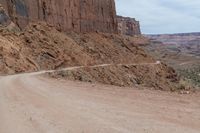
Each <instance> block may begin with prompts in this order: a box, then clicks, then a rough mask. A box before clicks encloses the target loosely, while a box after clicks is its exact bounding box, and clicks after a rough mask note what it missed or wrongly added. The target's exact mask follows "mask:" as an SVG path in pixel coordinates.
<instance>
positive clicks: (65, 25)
mask: <svg viewBox="0 0 200 133" xmlns="http://www.w3.org/2000/svg"><path fill="white" fill-rule="evenodd" d="M0 4H1V5H2V6H3V8H4V9H5V10H6V13H7V14H8V15H9V17H10V18H11V20H12V21H13V22H14V23H15V24H17V25H18V26H19V27H20V28H22V29H23V28H24V27H26V25H27V24H28V23H29V22H32V21H38V20H42V21H46V22H47V23H48V24H50V25H53V26H55V27H56V28H57V29H59V30H61V31H69V30H73V31H76V32H94V31H100V32H107V33H117V32H118V31H117V20H116V10H115V2H114V0H0Z"/></svg>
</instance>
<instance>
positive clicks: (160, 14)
mask: <svg viewBox="0 0 200 133" xmlns="http://www.w3.org/2000/svg"><path fill="white" fill-rule="evenodd" d="M115 1H116V7H117V14H119V15H123V16H128V17H134V18H136V19H137V20H139V21H140V24H141V29H142V32H143V33H145V34H161V33H184V32H200V0H115Z"/></svg>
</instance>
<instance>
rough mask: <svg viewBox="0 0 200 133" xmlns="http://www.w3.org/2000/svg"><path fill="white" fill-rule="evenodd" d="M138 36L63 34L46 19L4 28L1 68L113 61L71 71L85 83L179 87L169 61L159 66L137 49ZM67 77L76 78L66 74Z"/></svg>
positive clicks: (17, 70)
mask: <svg viewBox="0 0 200 133" xmlns="http://www.w3.org/2000/svg"><path fill="white" fill-rule="evenodd" d="M133 40H135V39H134V38H132V37H125V36H121V35H114V34H102V33H87V34H83V33H74V32H69V33H62V32H60V31H58V30H56V29H55V28H54V27H51V26H49V25H47V24H45V23H39V24H38V23H37V24H31V25H30V26H28V27H27V28H26V29H25V30H24V31H21V32H20V31H15V30H12V31H10V30H8V29H5V28H3V29H1V30H0V42H1V43H0V62H1V63H0V72H1V74H14V73H21V72H30V71H38V70H46V69H60V68H65V67H69V66H91V65H96V64H112V66H111V67H103V68H102V67H100V68H96V69H86V70H85V69H80V71H72V75H73V78H74V79H80V80H81V77H82V76H83V77H82V78H84V77H86V79H85V80H86V81H96V82H100V83H106V84H113V85H120V86H133V85H144V86H148V87H152V88H156V89H162V90H174V89H176V87H177V83H178V78H177V76H176V73H175V71H174V70H173V69H171V68H169V67H167V66H165V65H164V64H154V63H156V60H154V59H153V58H152V57H151V56H149V55H148V54H146V53H145V52H144V51H143V50H142V49H140V48H138V46H137V45H138V44H137V42H142V41H139V37H137V38H136V41H133ZM148 63H149V64H148ZM117 64H122V66H117ZM123 64H124V65H123ZM131 64H135V65H131ZM59 75H60V73H59V74H57V76H58V77H59ZM62 75H64V76H62V77H63V78H68V77H69V78H70V79H71V78H72V75H71V74H70V75H69V76H68V75H66V74H65V72H63V74H62ZM57 76H55V75H54V77H57ZM77 77H79V78H77ZM85 80H83V81H85Z"/></svg>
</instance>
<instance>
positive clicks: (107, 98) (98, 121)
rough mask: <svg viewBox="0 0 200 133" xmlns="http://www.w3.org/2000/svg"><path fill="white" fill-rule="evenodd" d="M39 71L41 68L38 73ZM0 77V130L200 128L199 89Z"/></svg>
mask: <svg viewBox="0 0 200 133" xmlns="http://www.w3.org/2000/svg"><path fill="white" fill-rule="evenodd" d="M37 74H38V73H37ZM37 74H36V73H35V74H34V73H30V74H21V75H12V76H4V77H0V133H199V131H200V126H199V125H200V94H198V93H197V94H189V95H180V94H176V93H170V92H161V91H151V90H138V89H134V88H119V87H114V86H106V85H100V84H89V83H80V82H72V81H64V80H56V79H50V78H47V77H43V76H38V75H37Z"/></svg>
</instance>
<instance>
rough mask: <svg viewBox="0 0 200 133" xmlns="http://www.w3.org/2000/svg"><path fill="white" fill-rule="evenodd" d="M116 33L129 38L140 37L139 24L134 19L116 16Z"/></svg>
mask: <svg viewBox="0 0 200 133" xmlns="http://www.w3.org/2000/svg"><path fill="white" fill-rule="evenodd" d="M117 22H118V33H120V34H125V35H129V36H134V35H141V30H140V23H139V21H136V20H135V18H129V17H122V16H117Z"/></svg>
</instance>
